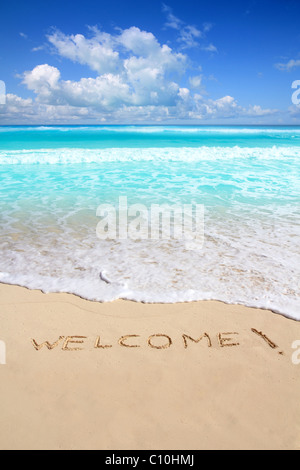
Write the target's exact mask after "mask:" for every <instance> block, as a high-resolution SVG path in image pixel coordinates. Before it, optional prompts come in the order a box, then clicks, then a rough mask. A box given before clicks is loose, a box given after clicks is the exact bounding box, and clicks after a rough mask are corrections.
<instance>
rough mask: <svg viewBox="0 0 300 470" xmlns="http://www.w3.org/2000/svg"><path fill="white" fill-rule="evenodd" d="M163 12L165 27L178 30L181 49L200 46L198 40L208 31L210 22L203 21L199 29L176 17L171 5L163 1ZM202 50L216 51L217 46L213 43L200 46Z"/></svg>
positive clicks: (210, 25) (210, 26)
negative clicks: (165, 19)
mask: <svg viewBox="0 0 300 470" xmlns="http://www.w3.org/2000/svg"><path fill="white" fill-rule="evenodd" d="M162 10H163V12H164V13H165V14H166V18H167V21H166V23H165V27H166V28H172V29H175V30H177V31H178V38H177V41H178V42H179V43H180V45H181V49H189V48H192V47H197V46H200V43H199V40H200V39H204V38H205V36H206V33H208V32H209V31H210V30H211V28H212V24H211V23H203V25H202V29H201V30H200V29H199V28H197V27H196V26H194V25H189V24H187V23H185V22H184V21H182V20H181V19H179V18H177V16H175V15H174V13H173V10H172V8H171V7H169V6H168V5H166V4H164V3H163V7H162ZM201 49H202V50H203V51H208V52H216V51H217V48H216V47H215V46H214V45H213V44H209V45H208V46H203V45H202V46H201Z"/></svg>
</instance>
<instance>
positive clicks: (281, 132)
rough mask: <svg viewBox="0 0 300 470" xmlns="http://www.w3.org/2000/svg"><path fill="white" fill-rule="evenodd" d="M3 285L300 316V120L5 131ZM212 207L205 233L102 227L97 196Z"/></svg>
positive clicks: (1, 147)
mask: <svg viewBox="0 0 300 470" xmlns="http://www.w3.org/2000/svg"><path fill="white" fill-rule="evenodd" d="M0 181H1V186H0V235H1V238H0V247H1V258H0V281H1V282H5V283H11V284H18V285H22V286H26V287H29V288H33V289H41V290H43V291H44V292H70V293H74V294H77V295H80V296H81V297H83V298H87V299H90V300H98V301H110V300H114V299H118V298H124V299H132V300H137V301H144V302H180V301H193V300H201V299H215V300H221V301H224V302H228V303H239V304H243V305H248V306H255V307H261V308H268V309H271V310H273V311H274V312H277V313H281V314H283V315H285V316H288V317H291V318H294V319H297V320H300V308H299V307H300V303H299V293H300V248H299V246H300V243H299V241H300V218H299V215H300V194H299V188H300V128H299V127H230V126H228V127H192V126H191V127H187V126H182V127H181V126H57V127H46V126H44V127H13V126H12V127H0ZM121 196H122V197H127V201H128V205H131V204H136V203H140V204H143V205H144V206H146V207H147V208H148V207H151V205H152V204H172V205H174V204H176V205H177V206H178V207H181V206H182V205H183V204H194V205H195V204H201V205H204V213H205V219H204V243H203V246H202V247H198V248H197V249H196V248H195V249H187V244H186V241H185V240H180V239H174V238H170V239H165V238H162V239H156V240H152V239H142V240H132V239H130V238H128V239H107V240H100V239H99V238H98V237H97V235H96V228H97V224H98V223H99V220H100V219H99V217H98V216H97V215H96V211H97V207H98V206H99V205H100V204H111V205H113V206H115V207H118V201H119V197H121Z"/></svg>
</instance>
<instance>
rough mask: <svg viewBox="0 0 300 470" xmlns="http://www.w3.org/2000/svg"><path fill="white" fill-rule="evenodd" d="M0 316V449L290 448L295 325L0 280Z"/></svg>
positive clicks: (238, 309)
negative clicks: (102, 299) (103, 299)
mask: <svg viewBox="0 0 300 470" xmlns="http://www.w3.org/2000/svg"><path fill="white" fill-rule="evenodd" d="M0 321H1V323H0V325H1V328H0V340H2V341H4V342H5V345H6V365H4V364H2V365H0V377H1V390H0V413H1V422H0V448H1V449H106V450H116V449H118V450H121V449H126V450H132V449H149V450H152V449H157V450H167V449H168V450H191V449H300V399H299V396H300V365H295V364H293V363H292V353H293V350H292V348H291V345H292V343H293V342H294V341H295V340H297V339H298V340H300V322H295V321H292V320H289V319H287V318H284V317H283V316H280V315H277V314H274V313H272V312H269V311H267V310H259V309H251V308H246V307H242V306H238V305H226V304H223V303H221V302H192V303H181V304H168V305H160V304H156V305H149V304H141V303H135V302H129V301H116V302H112V303H102V304H101V303H96V302H89V301H85V300H83V299H80V298H78V297H75V296H73V295H69V294H43V293H42V292H39V291H30V290H27V289H24V288H21V287H15V286H7V285H3V284H0ZM254 330H255V331H254ZM184 335H185V336H184ZM262 335H265V336H266V337H267V338H266V337H263V336H262ZM201 336H203V338H202V339H201V340H199V341H198V342H195V341H193V340H198V339H199V338H200V337H201ZM191 338H192V339H193V340H192V339H191ZM46 340H48V341H49V347H51V348H52V349H48V348H47V346H43V347H41V348H40V344H41V343H42V342H44V341H46ZM50 344H51V346H50ZM104 346H106V347H104ZM129 346H131V347H129ZM2 362H3V354H2Z"/></svg>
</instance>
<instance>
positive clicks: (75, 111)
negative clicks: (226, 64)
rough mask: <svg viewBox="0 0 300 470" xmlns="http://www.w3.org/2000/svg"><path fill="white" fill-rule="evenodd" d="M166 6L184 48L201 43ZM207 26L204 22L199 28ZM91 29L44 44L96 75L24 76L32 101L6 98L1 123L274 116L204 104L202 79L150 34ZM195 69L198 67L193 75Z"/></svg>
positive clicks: (225, 100)
mask: <svg viewBox="0 0 300 470" xmlns="http://www.w3.org/2000/svg"><path fill="white" fill-rule="evenodd" d="M165 8H166V9H167V10H166V11H167V12H168V21H169V22H170V24H171V22H172V27H173V28H174V29H176V30H178V32H179V34H180V37H181V38H182V37H184V42H185V44H186V45H187V44H188V43H189V41H193V40H195V38H201V37H202V36H201V35H202V33H201V32H200V31H199V32H197V31H198V30H197V28H195V29H194V27H192V26H188V25H185V24H184V23H183V22H182V21H181V20H179V19H177V18H176V17H175V16H174V15H173V14H172V12H171V10H168V9H169V7H166V6H165ZM169 27H171V26H170V25H169ZM210 28H211V25H210V24H206V25H205V26H204V27H203V30H204V31H209V30H210ZM90 31H91V37H85V36H84V35H82V34H81V35H78V34H76V35H66V34H64V33H62V32H59V31H55V32H53V33H52V34H50V35H49V36H48V40H49V42H50V44H51V45H52V47H53V50H54V51H55V53H56V54H58V55H59V57H60V58H63V59H69V60H71V61H73V62H74V63H79V64H82V65H86V66H88V67H89V68H90V69H91V70H92V71H93V72H96V74H94V76H93V77H89V78H81V79H80V80H77V81H76V80H63V79H62V76H61V73H60V70H59V69H58V68H57V67H54V66H53V65H50V64H40V65H37V66H36V67H34V68H33V69H32V70H28V71H26V72H24V74H23V84H24V85H25V86H26V87H27V89H28V90H30V91H32V92H33V93H34V95H35V98H34V99H32V98H28V99H22V98H21V97H18V96H16V95H12V94H10V95H8V96H7V104H6V106H2V107H1V108H0V118H1V122H3V123H13V122H15V123H28V122H29V123H68V122H82V123H84V122H87V123H90V122H91V123H95V122H112V123H118V122H124V123H125V122H131V123H132V122H174V121H178V120H183V121H184V120H186V121H190V120H194V121H202V120H217V119H223V118H224V119H227V118H232V119H237V118H239V117H258V116H260V117H263V116H268V115H270V114H272V113H274V112H276V110H275V111H274V110H269V109H262V108H261V107H260V106H258V105H255V106H250V107H248V108H244V107H241V106H239V105H238V103H237V101H236V100H235V99H234V98H233V97H231V96H224V97H221V98H218V99H216V100H213V99H208V98H207V97H206V96H205V90H204V89H203V87H202V75H201V74H200V75H195V76H191V77H186V76H185V73H186V71H187V70H188V67H189V58H188V56H187V55H186V54H185V53H182V52H177V51H175V50H173V49H172V48H171V47H170V46H169V45H166V44H161V43H160V42H159V41H158V39H157V38H156V37H155V36H154V35H153V34H152V33H151V32H147V31H143V30H141V29H139V28H137V27H135V26H133V27H131V28H128V29H125V30H118V31H117V32H116V33H115V34H108V33H104V32H101V31H99V30H98V29H96V28H90ZM184 35H185V36H184ZM201 47H202V46H201ZM208 47H210V46H208ZM213 47H214V46H212V45H211V49H212V50H213ZM200 70H201V67H200V66H199V64H198V73H199V71H200ZM200 93H201V95H200Z"/></svg>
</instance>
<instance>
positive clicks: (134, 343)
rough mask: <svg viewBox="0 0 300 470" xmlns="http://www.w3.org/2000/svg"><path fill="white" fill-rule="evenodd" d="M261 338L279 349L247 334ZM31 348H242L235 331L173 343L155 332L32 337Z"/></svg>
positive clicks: (186, 336)
mask: <svg viewBox="0 0 300 470" xmlns="http://www.w3.org/2000/svg"><path fill="white" fill-rule="evenodd" d="M249 334H251V335H252V336H253V334H254V335H255V336H256V337H258V338H260V342H261V344H265V345H267V346H268V347H269V348H271V349H273V350H278V346H277V344H276V343H274V342H273V341H272V340H271V339H270V338H269V337H268V336H267V335H265V334H264V333H263V332H262V331H258V330H256V329H255V328H252V329H251V330H250V332H249ZM31 341H32V345H33V347H34V349H35V350H36V351H40V350H42V349H48V350H50V351H51V350H53V349H56V348H58V349H61V350H62V351H82V350H84V349H90V348H91V347H92V348H93V349H97V350H101V349H102V350H105V349H111V348H113V347H121V348H126V349H138V348H141V347H146V348H149V349H152V350H166V349H170V348H172V347H173V346H174V345H175V343H176V344H180V345H181V347H182V349H184V350H185V349H189V348H191V346H192V345H193V344H201V345H204V346H206V347H207V348H212V347H217V348H232V347H238V346H240V345H241V343H240V340H239V333H238V332H236V331H231V332H219V333H217V334H213V335H212V334H208V333H206V332H204V333H201V334H187V333H183V334H181V335H180V336H179V338H178V337H177V338H176V340H175V339H174V338H172V337H171V336H170V335H168V334H165V333H155V334H151V335H149V336H147V335H145V336H143V335H140V334H128V335H121V336H119V337H118V338H117V340H116V341H111V342H108V341H105V340H104V339H103V336H101V335H98V336H95V337H89V336H82V335H75V336H74V335H72V336H59V337H58V338H56V339H55V340H54V341H53V340H52V341H48V340H45V341H42V342H41V341H37V340H36V339H34V338H32V340H31ZM278 354H281V355H283V352H282V351H278Z"/></svg>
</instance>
